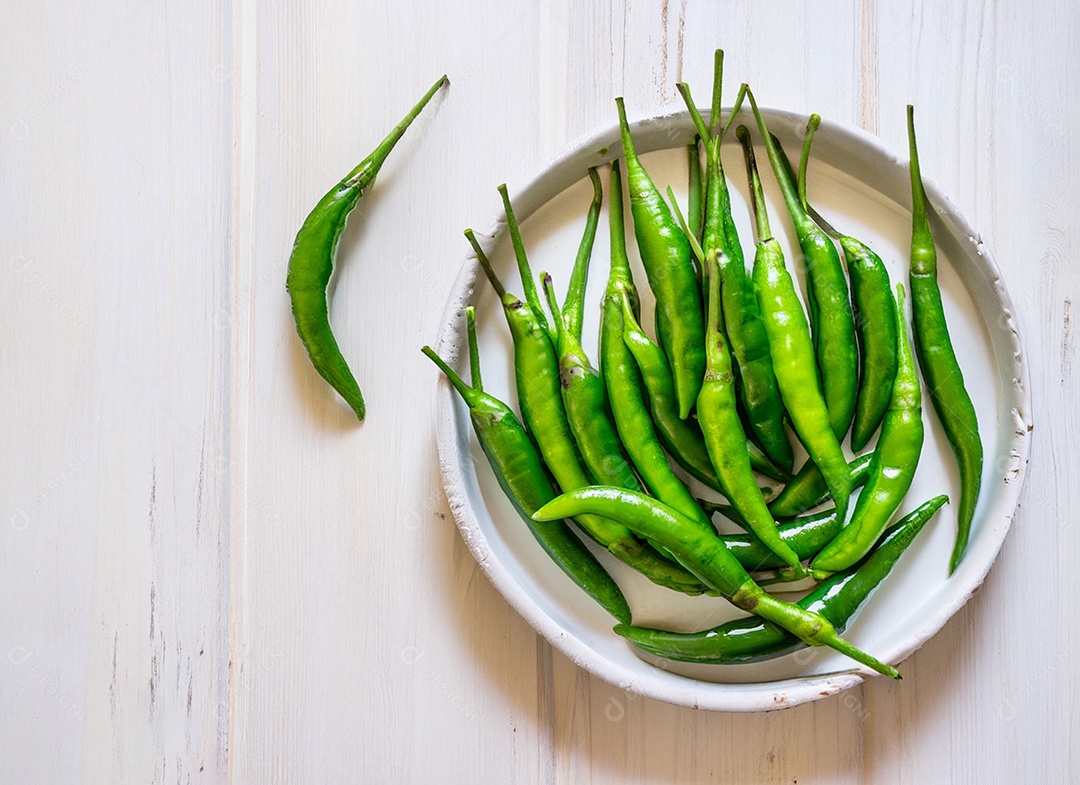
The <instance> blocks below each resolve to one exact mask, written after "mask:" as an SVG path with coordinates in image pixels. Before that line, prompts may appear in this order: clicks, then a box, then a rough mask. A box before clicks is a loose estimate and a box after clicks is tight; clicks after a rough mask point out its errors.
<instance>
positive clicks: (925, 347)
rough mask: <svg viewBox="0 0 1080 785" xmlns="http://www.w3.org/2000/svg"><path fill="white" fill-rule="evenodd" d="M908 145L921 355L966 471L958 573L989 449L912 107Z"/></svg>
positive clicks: (955, 557) (952, 563)
mask: <svg viewBox="0 0 1080 785" xmlns="http://www.w3.org/2000/svg"><path fill="white" fill-rule="evenodd" d="M907 121H908V144H909V147H910V148H911V203H912V214H911V219H912V230H911V312H912V328H913V333H914V336H915V352H916V354H918V356H919V367H920V368H921V369H922V374H923V378H924V379H925V380H926V386H927V388H928V389H929V391H930V400H931V401H932V402H933V404H934V411H936V412H937V416H938V420H940V421H941V425H942V427H943V428H944V429H945V436H946V438H947V439H948V440H949V444H950V445H951V446H952V450H953V455H954V456H955V457H956V464H957V466H958V467H959V469H960V503H959V504H958V505H957V513H956V518H957V521H956V522H957V534H956V545H955V546H954V548H953V552H952V557H951V558H950V560H949V573H950V574H952V573H953V572H954V571H955V570H956V567H957V565H958V564H960V560H961V559H962V558H963V556H964V550H965V549H966V548H967V542H968V536H969V535H970V533H971V519H972V518H973V517H974V515H975V504H976V502H977V501H978V499H979V486H980V485H981V484H982V465H983V445H982V440H981V439H980V437H979V420H978V417H977V416H976V414H975V405H974V404H973V403H972V402H971V396H970V395H968V391H967V388H966V387H965V386H964V374H963V373H962V372H961V370H960V363H958V362H957V360H956V352H955V351H954V350H953V345H952V339H951V338H950V337H949V325H948V323H947V322H946V320H945V308H944V306H943V305H942V303H941V289H940V288H939V287H938V280H937V248H936V247H935V245H934V235H933V234H932V233H931V231H930V220H929V218H928V216H927V207H926V191H925V189H923V183H922V175H921V174H920V172H919V149H918V147H917V146H916V144H915V109H914V107H912V106H910V105H909V106H908V108H907Z"/></svg>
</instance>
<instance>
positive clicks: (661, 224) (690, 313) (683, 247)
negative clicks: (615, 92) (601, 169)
mask: <svg viewBox="0 0 1080 785" xmlns="http://www.w3.org/2000/svg"><path fill="white" fill-rule="evenodd" d="M615 103H616V105H617V106H618V109H619V124H620V127H621V129H622V143H623V153H624V155H625V158H626V182H627V185H628V186H629V190H630V213H631V215H632V216H633V218H634V234H635V236H636V237H637V243H638V250H639V251H640V252H641V261H642V263H643V264H644V266H645V273H646V275H647V276H648V278H649V286H650V287H651V288H652V291H653V294H654V295H655V296H656V333H657V337H658V338H659V340H660V345H661V346H663V347H664V353H665V354H666V355H667V358H668V362H669V363H670V364H671V369H672V373H673V376H674V378H675V394H676V399H677V402H678V408H679V416H680V417H681V418H683V419H686V418H687V417H688V416H689V415H690V410H691V408H692V407H693V405H694V402H695V401H696V400H697V393H698V390H699V389H701V379H702V377H703V376H704V375H705V347H704V344H703V338H702V336H703V335H704V327H703V324H702V312H701V290H700V288H699V287H698V286H697V275H696V273H695V271H694V263H693V260H692V258H691V254H690V243H689V241H688V240H687V238H686V235H685V234H684V233H683V231H682V230H681V229H680V228H679V226H678V224H676V223H675V219H674V217H673V216H672V214H671V209H670V208H669V207H668V205H667V202H665V201H664V198H663V196H661V194H660V191H659V190H658V189H657V188H656V186H655V185H654V184H653V181H652V179H651V178H650V177H649V174H648V172H646V171H645V168H644V167H643V166H642V165H641V161H640V160H639V159H638V156H637V153H636V152H635V151H634V141H633V139H632V138H631V137H630V126H629V124H628V123H627V121H626V109H625V108H624V106H623V100H622V98H616V99H615Z"/></svg>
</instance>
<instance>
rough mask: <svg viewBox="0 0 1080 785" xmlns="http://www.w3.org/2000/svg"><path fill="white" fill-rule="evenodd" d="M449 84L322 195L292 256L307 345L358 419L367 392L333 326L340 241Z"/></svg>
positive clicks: (289, 284) (295, 300)
mask: <svg viewBox="0 0 1080 785" xmlns="http://www.w3.org/2000/svg"><path fill="white" fill-rule="evenodd" d="M447 84H450V80H449V79H447V78H446V77H445V76H443V77H442V78H441V79H439V81H437V82H436V83H435V84H433V85H432V86H431V89H429V90H428V91H427V93H425V94H424V97H423V98H421V99H420V101H419V102H418V103H417V104H416V106H414V107H413V108H412V109H411V110H410V111H409V113H408V114H407V115H405V118H404V119H403V120H402V121H401V122H400V123H398V124H397V125H396V126H394V128H393V130H392V131H390V133H389V134H388V135H387V137H386V138H385V139H383V141H382V142H381V143H380V144H379V146H378V147H376V148H375V150H374V152H372V153H371V155H369V156H368V157H367V158H365V159H364V160H363V161H361V162H360V163H359V164H357V166H356V168H355V169H353V170H352V171H351V172H349V173H348V174H347V175H345V178H344V179H343V180H342V181H341V182H340V183H338V184H337V185H336V186H334V187H333V188H332V189H331V190H330V192H329V193H327V194H326V196H324V197H323V198H322V199H320V200H319V203H318V204H317V205H315V209H313V210H312V211H311V213H310V214H309V215H308V217H307V218H305V219H304V223H303V225H302V226H301V227H300V231H299V232H297V234H296V241H295V243H294V244H293V250H292V255H291V256H290V257H289V271H288V274H287V276H286V278H285V289H286V290H287V291H288V292H289V299H290V300H291V302H292V312H293V319H294V320H295V322H296V332H297V334H298V335H299V336H300V341H301V342H302V343H303V344H304V348H305V349H307V352H308V357H310V358H311V364H312V365H313V366H314V367H315V370H316V371H318V372H319V375H320V376H321V377H323V378H324V379H325V380H326V381H327V382H328V383H329V384H330V386H331V387H333V388H334V389H335V390H337V392H338V394H339V395H340V396H341V397H342V398H344V399H345V402H346V403H348V404H349V406H350V407H352V410H353V412H354V413H355V414H356V419H358V420H363V419H364V413H365V406H364V396H363V393H361V392H360V385H359V384H357V382H356V377H355V376H353V373H352V371H351V370H349V365H348V363H346V362H345V358H344V357H343V356H342V354H341V349H339V348H338V344H337V340H336V339H335V338H334V333H333V330H331V329H330V306H329V303H328V301H327V298H326V286H327V284H329V283H330V275H331V274H332V273H333V272H334V259H335V257H336V256H337V248H338V242H339V241H340V240H341V233H342V232H343V231H344V230H345V222H346V220H348V217H349V213H351V212H352V211H353V208H354V207H356V204H357V202H359V201H360V197H362V196H363V195H364V192H365V191H366V190H367V189H368V187H370V186H371V185H372V184H373V183H374V182H375V176H376V175H377V174H378V173H379V169H380V168H382V165H383V162H384V161H385V160H386V158H387V156H389V155H390V151H391V150H393V149H394V145H396V144H397V142H398V140H399V139H400V138H401V137H402V136H403V135H404V134H405V130H406V129H407V128H408V127H409V126H410V125H411V124H412V121H413V120H415V119H416V116H417V115H418V114H420V112H421V110H423V108H424V107H425V106H427V104H428V102H429V101H430V100H431V98H432V96H434V95H435V93H437V92H438V91H439V88H441V87H442V86H443V85H447Z"/></svg>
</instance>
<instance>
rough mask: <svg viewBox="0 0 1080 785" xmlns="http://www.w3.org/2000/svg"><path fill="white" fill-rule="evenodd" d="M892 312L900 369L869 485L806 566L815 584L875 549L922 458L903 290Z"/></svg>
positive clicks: (918, 389) (918, 404)
mask: <svg viewBox="0 0 1080 785" xmlns="http://www.w3.org/2000/svg"><path fill="white" fill-rule="evenodd" d="M894 311H895V319H896V332H897V345H896V355H897V358H898V359H899V365H898V367H897V370H896V380H895V381H894V382H893V389H892V396H891V397H890V398H889V408H888V409H886V411H885V417H884V419H883V421H882V423H881V436H880V437H879V438H878V444H877V448H876V449H875V450H874V458H873V460H872V461H871V463H870V479H869V480H867V483H866V487H865V488H864V489H863V492H862V493H861V494H860V495H859V500H858V501H857V502H856V503H855V511H854V512H853V513H852V515H851V521H850V522H849V523H848V525H847V526H845V527H844V528H843V530H842V531H841V532H840V533H839V534H838V535H836V538H835V539H834V540H833V541H832V542H830V543H829V544H828V545H826V546H825V547H824V549H822V551H821V553H819V554H818V555H817V556H815V557H814V560H813V561H812V562H811V563H810V569H811V570H812V571H813V573H814V577H815V578H818V579H819V580H820V579H821V578H822V577H823V576H824V575H826V574H828V573H831V572H838V571H839V570H843V569H846V568H848V567H850V566H851V565H852V564H854V563H855V562H857V561H858V560H859V559H861V558H862V557H863V556H865V555H866V553H867V552H868V551H869V550H870V549H871V548H872V547H874V543H875V542H876V541H877V538H878V537H879V536H880V535H881V532H882V531H883V530H884V529H885V527H886V526H887V525H888V523H889V519H890V518H892V516H893V513H894V512H896V511H897V510H898V509H899V508H900V505H901V504H902V503H903V501H904V497H905V496H906V495H907V492H908V489H909V488H910V487H911V481H912V480H914V479H915V469H916V467H917V466H918V464H919V456H920V455H921V454H922V445H923V421H922V388H921V387H920V386H919V374H918V372H917V371H916V370H915V358H914V357H913V356H912V355H911V344H909V343H908V338H907V320H906V319H905V318H904V287H903V285H902V284H897V285H896V308H895V309H894Z"/></svg>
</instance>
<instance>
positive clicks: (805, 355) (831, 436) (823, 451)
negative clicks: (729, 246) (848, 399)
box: [736, 126, 851, 518]
mask: <svg viewBox="0 0 1080 785" xmlns="http://www.w3.org/2000/svg"><path fill="white" fill-rule="evenodd" d="M736 133H737V135H738V137H739V141H741V142H742V145H743V152H744V154H745V156H746V165H747V172H748V175H749V178H750V183H751V191H752V193H753V204H754V214H755V217H756V224H757V234H758V242H757V252H756V254H755V256H754V287H755V289H756V291H757V297H758V304H759V306H760V307H761V314H762V316H763V317H764V320H765V330H766V332H767V333H768V336H769V348H770V349H771V350H772V356H773V369H774V370H775V372H776V380H777V382H778V383H779V385H780V395H781V396H782V397H783V399H784V406H785V408H786V409H787V412H788V417H789V418H790V419H791V424H792V425H793V426H794V428H795V432H796V433H797V434H798V435H799V439H800V440H801V441H802V443H803V445H804V446H805V447H806V450H807V452H808V453H809V454H810V458H811V459H812V460H813V461H814V463H815V464H816V465H817V466H818V467H819V468H820V469H821V474H822V476H823V477H824V479H825V484H826V486H827V487H828V489H829V493H830V495H831V496H832V498H833V501H834V502H835V503H836V508H837V510H839V511H840V517H841V518H843V517H844V515H845V513H846V511H847V504H848V498H849V497H850V496H851V472H850V471H849V469H848V465H847V460H846V458H845V457H844V451H843V448H841V446H840V441H839V439H838V438H837V435H836V432H835V431H834V429H833V423H832V420H831V419H830V414H829V409H828V406H827V404H826V402H825V398H824V396H823V394H822V389H821V384H820V381H819V379H818V372H817V367H816V365H815V363H814V351H813V342H812V341H811V338H810V327H809V325H808V324H807V322H806V314H805V313H804V312H803V308H802V303H801V302H800V301H799V296H798V294H796V292H795V284H794V282H793V281H792V279H791V274H790V273H789V272H788V270H787V266H786V265H785V264H784V252H783V249H782V248H781V247H780V243H778V242H777V241H776V239H775V238H774V237H773V236H772V232H771V230H770V228H769V219H768V214H767V213H766V207H765V200H764V194H763V192H762V189H761V179H760V176H759V174H758V171H757V165H756V163H755V160H754V148H753V145H752V143H751V141H750V133H749V131H747V130H746V127H745V126H739V128H738V130H737V131H736Z"/></svg>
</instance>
